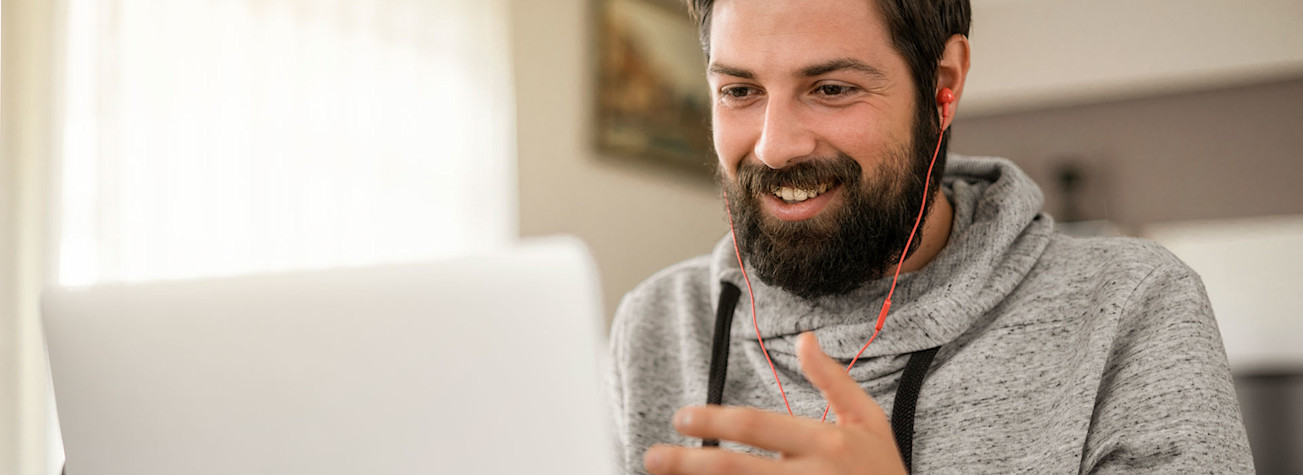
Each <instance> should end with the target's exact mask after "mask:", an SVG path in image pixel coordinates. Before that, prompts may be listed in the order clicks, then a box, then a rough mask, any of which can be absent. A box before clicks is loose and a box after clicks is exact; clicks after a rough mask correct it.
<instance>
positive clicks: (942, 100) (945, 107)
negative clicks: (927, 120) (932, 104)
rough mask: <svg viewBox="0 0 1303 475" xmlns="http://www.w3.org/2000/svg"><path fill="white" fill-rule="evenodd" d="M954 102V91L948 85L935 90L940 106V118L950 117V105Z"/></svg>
mask: <svg viewBox="0 0 1303 475" xmlns="http://www.w3.org/2000/svg"><path fill="white" fill-rule="evenodd" d="M954 103H955V93H954V91H951V90H950V88H948V87H943V88H941V90H940V91H937V105H939V106H941V118H942V119H945V118H946V117H950V111H951V106H952V105H954Z"/></svg>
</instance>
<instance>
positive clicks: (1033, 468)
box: [611, 154, 1253, 474]
mask: <svg viewBox="0 0 1303 475" xmlns="http://www.w3.org/2000/svg"><path fill="white" fill-rule="evenodd" d="M944 190H945V193H946V195H947V197H948V198H949V199H950V200H951V203H952V204H953V205H954V209H955V218H954V225H953V228H952V231H951V236H950V240H949V242H948V244H947V245H946V247H945V249H944V250H943V251H942V252H941V254H940V255H938V256H937V257H936V259H934V260H933V261H932V262H931V263H930V264H929V265H928V266H927V267H925V268H924V269H922V270H920V271H917V272H913V273H910V274H905V275H901V277H900V283H899V284H898V286H897V288H896V296H895V297H894V298H893V305H892V309H891V314H890V316H889V317H888V319H887V323H886V326H885V328H884V329H883V331H882V334H881V335H880V336H879V337H878V339H877V340H876V341H875V342H874V343H873V345H872V346H871V347H869V349H868V351H866V352H865V354H864V356H862V357H861V359H860V361H859V362H858V363H857V364H856V367H855V368H854V369H853V370H852V371H851V376H852V377H854V378H855V380H857V381H859V382H860V385H861V386H862V387H863V388H864V390H865V391H867V392H868V393H869V394H870V395H871V396H873V398H874V400H876V401H877V402H878V404H880V405H881V406H882V407H883V409H884V410H885V411H887V413H888V414H890V413H891V407H892V402H893V398H894V396H895V392H896V386H897V382H898V380H899V378H900V374H901V371H902V369H903V368H904V365H905V361H906V359H907V356H905V355H906V354H907V353H909V352H912V351H916V350H920V349H924V348H929V347H933V346H941V350H940V351H939V352H938V353H937V355H936V360H935V361H934V362H933V364H932V369H931V371H930V372H929V373H928V376H927V379H926V380H925V382H924V384H923V389H922V393H921V394H920V396H919V400H918V408H917V415H916V422H915V438H914V460H913V464H914V470H915V473H963V474H969V473H1078V472H1079V473H1101V474H1102V473H1218V474H1224V473H1252V472H1253V462H1252V459H1251V458H1250V452H1249V447H1248V441H1247V439H1246V438H1245V434H1244V428H1243V426H1242V424H1241V421H1240V413H1239V406H1238V404H1237V402H1236V399H1235V393H1234V389H1233V388H1232V386H1231V377H1230V370H1229V368H1228V367H1227V363H1226V355H1225V350H1223V348H1222V342H1221V336H1220V334H1219V333H1218V330H1217V324H1216V322H1215V321H1214V320H1213V315H1212V311H1211V309H1210V308H1209V305H1208V299H1207V297H1206V296H1205V293H1204V289H1203V285H1202V283H1201V282H1200V280H1199V277H1198V276H1197V275H1195V274H1194V273H1193V272H1192V271H1191V270H1190V269H1189V268H1188V267H1186V266H1185V265H1184V264H1183V263H1181V261H1179V260H1178V259H1177V258H1175V257H1174V256H1172V255H1171V254H1170V253H1168V252H1167V251H1166V250H1164V249H1162V248H1161V247H1159V246H1157V245H1155V244H1153V243H1151V242H1148V241H1144V240H1140V239H1079V238H1071V237H1067V236H1064V235H1062V234H1056V233H1055V232H1054V230H1053V223H1052V220H1051V218H1050V217H1049V216H1048V215H1046V214H1044V213H1043V212H1042V211H1041V205H1042V197H1041V192H1040V190H1039V189H1038V188H1037V187H1036V185H1035V184H1034V183H1032V182H1031V180H1030V179H1029V178H1027V176H1026V175H1025V174H1023V172H1022V171H1020V170H1019V169H1018V168H1017V167H1016V166H1014V165H1013V164H1012V163H1010V162H1008V161H1007V160H1003V159H995V158H968V157H960V156H957V155H953V154H952V155H951V156H950V158H949V163H948V166H947V169H946V173H945V177H944ZM721 280H726V281H729V282H733V283H735V284H736V285H738V286H739V287H741V288H742V289H743V294H742V297H741V300H740V301H739V302H738V305H737V310H736V313H735V314H734V321H733V327H732V341H731V346H730V353H729V355H730V356H729V366H728V380H727V383H726V384H725V393H724V403H725V404H727V405H745V406H754V407H760V408H764V409H767V410H770V411H780V412H781V411H784V409H783V403H782V400H781V399H780V398H779V394H778V390H777V387H776V386H775V384H774V381H773V377H772V376H771V373H770V369H769V366H768V365H767V364H766V363H765V358H764V356H763V355H762V354H761V352H760V347H759V345H758V344H757V343H756V334H755V330H754V327H753V326H752V322H751V306H750V303H749V302H748V300H747V296H746V287H745V285H744V284H743V282H742V275H741V273H740V272H739V270H738V266H737V261H736V259H735V257H734V256H733V248H732V245H731V242H730V241H729V240H728V239H727V238H725V239H723V240H721V241H720V242H719V244H718V245H717V246H716V247H715V251H714V252H713V253H712V254H711V255H707V256H701V257H698V258H694V259H690V260H688V261H685V262H682V263H679V264H676V265H674V266H672V267H670V268H667V269H665V270H663V271H661V272H659V273H657V274H656V275H654V276H652V277H651V278H649V279H647V281H645V282H643V283H642V284H641V285H639V286H638V287H637V288H636V289H634V290H633V291H632V292H630V293H629V294H628V295H626V296H625V298H624V300H623V301H622V302H621V304H620V306H619V309H618V310H617V313H616V316H615V322H614V325H613V327H612V332H611V345H612V351H613V354H614V365H613V374H612V378H611V392H612V400H613V409H614V412H615V425H616V428H615V430H616V432H617V434H618V436H619V447H618V448H617V450H618V451H619V455H620V457H621V460H622V461H623V463H624V467H625V468H626V470H627V471H628V472H629V473H643V472H644V471H643V468H642V456H643V452H644V451H646V449H647V448H648V447H650V446H651V445H652V444H653V443H658V442H666V443H673V444H686V445H692V446H696V445H698V444H699V443H700V441H698V440H689V439H687V438H685V437H683V436H681V435H679V434H678V433H676V432H675V431H674V430H673V428H672V427H671V425H670V418H671V416H672V415H673V414H674V412H675V411H676V410H677V409H678V408H680V407H682V406H685V405H696V404H703V403H704V402H705V400H706V385H707V375H708V368H709V364H710V347H711V337H712V332H713V328H714V314H715V307H716V305H717V300H718V297H719V292H720V283H719V282H720V281H721ZM889 284H890V277H888V278H884V279H879V280H877V281H873V282H870V283H868V284H866V285H865V286H863V287H862V288H860V289H858V290H856V291H853V292H851V293H850V294H847V295H842V296H832V297H825V298H821V299H818V300H813V301H809V300H803V299H800V298H798V297H795V296H793V295H791V294H788V293H786V292H784V291H782V290H781V289H777V288H774V287H770V286H767V285H765V284H763V283H761V282H759V281H758V280H756V279H753V280H752V285H753V286H754V289H755V298H756V307H757V308H758V309H759V327H760V332H761V334H762V335H763V336H764V338H765V344H766V346H767V347H768V348H769V353H770V356H771V357H772V358H773V360H774V364H775V365H776V366H777V368H778V373H779V376H780V377H781V378H782V380H783V386H784V388H786V390H787V395H788V398H789V399H790V400H791V404H792V409H793V410H794V411H795V412H796V414H797V415H798V416H804V417H818V415H819V414H820V413H821V412H822V410H823V408H824V404H825V403H824V401H823V399H822V398H821V397H819V395H818V393H817V392H816V390H815V389H814V388H813V387H812V386H811V385H810V384H809V383H808V382H807V381H806V380H805V379H804V377H803V376H802V375H801V372H800V368H799V365H798V363H797V360H796V357H795V354H794V352H793V344H794V342H795V337H796V335H798V334H799V333H800V332H803V331H814V332H815V334H816V335H817V336H818V338H819V341H820V343H821V345H822V346H823V348H824V349H825V351H827V352H828V354H829V355H831V356H832V357H833V358H836V359H838V360H841V361H842V362H843V364H844V363H848V362H849V361H850V358H851V357H853V356H854V354H855V352H857V351H859V349H860V347H861V346H862V345H864V342H865V341H867V340H868V338H869V336H870V334H871V333H872V331H873V324H874V321H875V319H876V317H877V313H878V309H879V307H880V305H881V302H882V298H883V297H884V296H885V293H886V290H887V287H888V285H889ZM829 418H830V419H832V416H830V417H829ZM722 447H724V448H726V449H732V450H747V451H754V449H750V448H748V447H743V446H739V445H736V444H731V443H729V442H723V443H722ZM756 453H762V452H756Z"/></svg>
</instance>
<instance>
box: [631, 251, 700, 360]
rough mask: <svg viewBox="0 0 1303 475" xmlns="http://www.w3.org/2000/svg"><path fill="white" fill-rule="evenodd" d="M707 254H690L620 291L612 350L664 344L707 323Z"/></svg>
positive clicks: (674, 342)
mask: <svg viewBox="0 0 1303 475" xmlns="http://www.w3.org/2000/svg"><path fill="white" fill-rule="evenodd" d="M710 262H711V261H710V256H709V255H702V256H697V257H693V258H690V259H687V260H684V261H682V262H679V263H677V264H674V265H671V266H669V267H667V268H665V269H662V270H661V271H659V272H657V273H655V274H653V275H652V276H651V277H648V278H647V279H646V280H644V281H643V282H642V283H640V284H638V285H637V286H636V287H634V289H633V290H631V291H629V293H627V294H625V295H624V298H622V299H621V300H620V304H619V306H618V307H617V308H616V311H615V317H614V320H613V321H612V324H611V343H612V346H613V347H614V349H615V351H616V352H617V354H618V353H622V352H624V351H628V350H629V349H630V348H629V347H630V346H635V347H636V346H646V345H652V346H656V347H662V348H663V347H664V346H665V345H673V344H676V343H677V342H678V341H680V340H682V338H683V337H684V336H685V335H684V334H685V333H695V332H696V330H697V329H699V328H704V326H705V325H710V323H711V322H710V320H709V318H710V317H712V316H713V313H712V312H711V310H712V308H713V305H712V303H711V295H712V293H714V292H715V291H714V290H713V289H716V288H717V287H718V283H712V280H711V265H710Z"/></svg>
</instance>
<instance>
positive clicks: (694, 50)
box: [594, 0, 716, 178]
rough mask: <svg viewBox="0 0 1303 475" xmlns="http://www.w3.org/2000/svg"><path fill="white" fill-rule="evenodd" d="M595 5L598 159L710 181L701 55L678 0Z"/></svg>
mask: <svg viewBox="0 0 1303 475" xmlns="http://www.w3.org/2000/svg"><path fill="white" fill-rule="evenodd" d="M595 1H596V2H597V6H596V8H595V10H596V16H597V22H596V23H597V25H596V30H597V31H596V33H597V34H596V36H597V38H596V39H597V41H596V43H597V45H596V49H597V61H596V68H597V97H596V101H595V102H596V106H597V111H596V121H595V122H596V123H595V126H594V131H595V133H594V135H595V137H594V138H595V141H596V147H597V150H598V152H599V154H600V155H601V156H602V157H603V158H604V159H606V160H612V161H623V162H629V161H633V162H640V163H650V164H654V166H656V167H666V168H673V169H678V170H682V171H686V172H688V173H690V174H693V175H696V176H701V177H705V178H710V177H712V176H713V175H714V170H715V163H716V160H715V154H714V151H713V146H712V138H711V131H710V110H711V98H710V96H711V94H710V86H709V85H708V83H707V82H706V71H705V68H706V58H705V52H704V51H703V50H702V46H701V42H700V39H699V36H698V32H697V25H696V22H694V21H693V20H692V19H691V17H690V16H689V14H688V11H687V7H686V6H685V5H684V4H683V2H682V1H677V0H595Z"/></svg>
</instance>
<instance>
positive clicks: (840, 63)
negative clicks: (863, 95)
mask: <svg viewBox="0 0 1303 475" xmlns="http://www.w3.org/2000/svg"><path fill="white" fill-rule="evenodd" d="M844 70H851V71H856V72H859V73H863V74H867V75H869V76H872V77H873V78H874V79H879V80H881V79H887V74H886V73H883V72H882V70H881V69H878V68H875V67H873V66H870V65H868V64H864V63H862V62H860V61H859V60H857V59H853V58H838V59H834V60H832V61H828V62H826V63H820V64H815V65H811V66H806V67H804V68H801V71H800V75H801V76H802V77H807V78H812V77H817V76H823V75H825V74H828V73H831V72H834V71H844Z"/></svg>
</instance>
